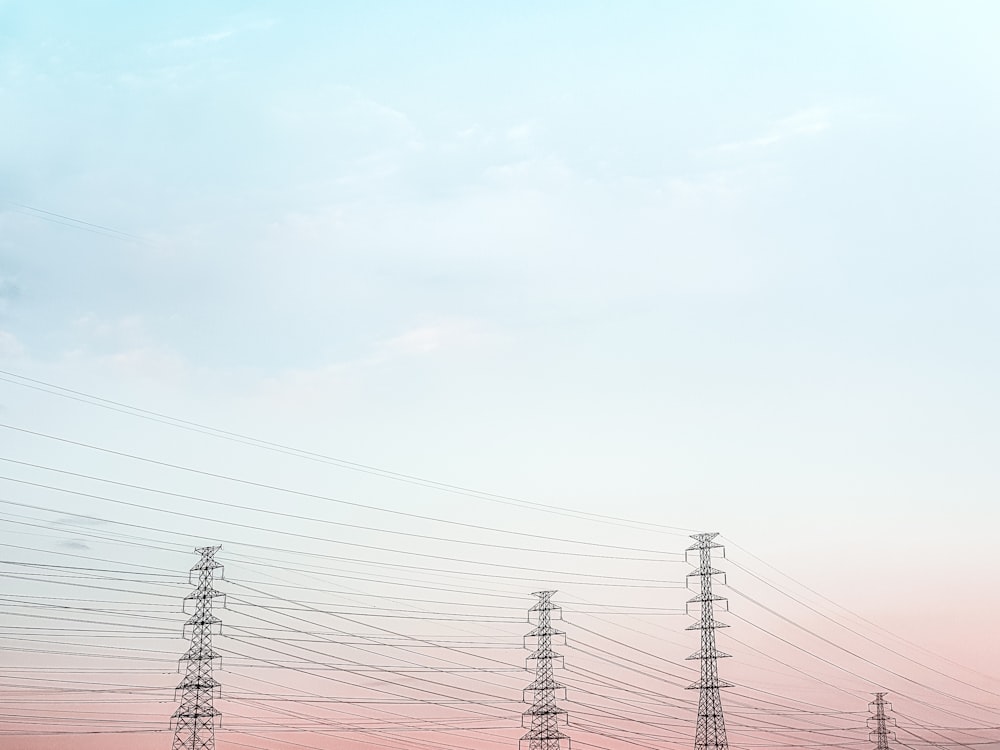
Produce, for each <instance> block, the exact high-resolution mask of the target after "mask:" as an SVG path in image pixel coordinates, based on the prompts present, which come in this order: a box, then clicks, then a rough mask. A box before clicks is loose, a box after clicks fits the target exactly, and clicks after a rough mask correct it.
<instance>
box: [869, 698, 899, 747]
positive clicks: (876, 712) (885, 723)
mask: <svg viewBox="0 0 1000 750" xmlns="http://www.w3.org/2000/svg"><path fill="white" fill-rule="evenodd" d="M886 695H887V693H875V700H873V701H872V702H871V703H869V704H868V709H869V710H870V711H871V712H872V715H871V716H870V717H868V729H870V730H871V731H870V732H868V739H869V740H871V741H872V742H874V743H875V750H889V740H890V739H893V740H894V739H896V736H895V734H894V733H893V732H892V730H890V729H889V727H894V726H896V720H895V719H893V718H892V717H890V716H888V715H887V714H886V710H889V711H891V710H892V704H891V703H886V701H885V696H886ZM873 724H874V725H873Z"/></svg>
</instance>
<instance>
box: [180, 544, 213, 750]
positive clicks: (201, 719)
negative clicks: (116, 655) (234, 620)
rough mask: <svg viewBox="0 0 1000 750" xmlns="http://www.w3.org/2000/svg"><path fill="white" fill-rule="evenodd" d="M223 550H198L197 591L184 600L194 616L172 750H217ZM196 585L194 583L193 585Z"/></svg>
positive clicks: (194, 571)
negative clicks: (215, 607)
mask: <svg viewBox="0 0 1000 750" xmlns="http://www.w3.org/2000/svg"><path fill="white" fill-rule="evenodd" d="M220 549H222V547H221V546H219V547H199V548H198V549H196V550H195V552H197V553H198V554H199V555H201V559H200V560H199V561H198V562H197V564H196V565H195V566H194V567H193V568H191V574H190V578H191V579H193V578H194V577H195V575H197V577H198V583H197V585H196V586H195V590H194V591H192V592H191V593H190V594H188V595H187V596H186V597H184V611H185V612H187V609H188V606H189V603H193V606H194V612H193V613H192V614H191V616H190V617H189V618H188V620H187V622H185V623H184V634H185V635H187V634H188V629H190V639H191V640H190V645H189V647H188V650H187V651H186V652H185V653H184V655H183V656H182V657H181V658H180V661H181V663H182V664H186V666H185V669H184V679H183V680H182V681H181V684H180V685H178V686H177V691H179V692H180V693H181V700H180V705H179V706H178V707H177V710H176V711H174V714H173V717H172V719H171V723H172V725H173V729H174V743H173V745H172V749H171V750H215V727H216V718H218V717H219V716H220V712H219V711H218V709H216V708H215V706H214V705H213V701H214V699H215V697H216V695H217V694H218V693H219V692H220V691H221V685H220V684H219V682H218V681H217V680H216V679H215V678H214V677H213V676H212V668H213V665H214V663H215V660H216V659H218V658H219V655H218V654H217V653H216V652H215V650H214V649H213V648H212V630H213V628H214V627H215V626H216V625H220V626H221V623H222V620H220V619H219V618H218V617H216V616H215V615H213V614H212V602H213V601H214V600H215V599H216V598H218V597H220V596H225V594H223V593H222V592H221V591H217V590H216V589H215V585H214V584H215V571H217V570H219V569H220V568H221V567H222V563H219V562H216V560H215V553H216V552H218V551H219V550H220ZM192 583H193V581H192Z"/></svg>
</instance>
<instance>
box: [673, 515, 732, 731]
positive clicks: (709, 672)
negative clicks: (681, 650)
mask: <svg viewBox="0 0 1000 750" xmlns="http://www.w3.org/2000/svg"><path fill="white" fill-rule="evenodd" d="M718 535H719V534H718V533H717V532H716V533H711V534H692V535H691V538H692V539H694V540H695V544H692V545H691V546H690V547H688V548H687V551H686V552H685V553H684V554H685V559H687V556H688V554H689V553H690V552H693V551H697V552H698V567H697V568H696V569H695V570H692V571H691V572H690V573H688V577H689V578H691V577H694V576H697V577H698V578H700V579H701V586H700V591H699V593H698V595H697V596H695V597H692V598H691V599H689V600H688V602H687V606H688V607H690V606H691V605H692V604H695V603H698V604H700V605H701V617H700V618H699V620H698V622H696V623H694V624H693V625H689V626H688V627H687V630H700V631H701V649H700V650H698V651H696V652H695V653H693V654H691V656H689V657H687V658H688V659H697V660H700V661H701V679H700V680H698V681H697V682H695V683H694V684H692V685H690V686H688V690H698V691H699V695H698V724H697V726H696V727H695V734H694V747H695V750H728V748H729V740H728V739H727V738H726V721H725V719H724V717H723V715H722V694H721V693H720V692H719V689H720V688H727V687H732V684H731V683H728V682H724V681H722V680H720V679H719V662H718V660H719V659H721V658H723V657H727V656H729V654H724V653H722V652H721V651H719V650H718V649H717V648H716V647H715V630H716V628H728V627H729V626H728V625H726V624H725V623H722V622H719V621H718V620H716V619H715V604H716V602H723V601H726V597H724V596H719V595H718V594H715V593H713V592H712V580H713V578H714V577H715V576H718V575H721V576H723V577H724V576H725V574H724V573H723V572H722V571H721V570H716V569H715V568H713V567H712V550H713V549H722V550H723V556H725V550H724V548H723V547H722V545H721V544H716V543H715V542H714V541H713V540H714V539H715V537H717V536H718ZM724 582H725V579H724V578H723V583H724Z"/></svg>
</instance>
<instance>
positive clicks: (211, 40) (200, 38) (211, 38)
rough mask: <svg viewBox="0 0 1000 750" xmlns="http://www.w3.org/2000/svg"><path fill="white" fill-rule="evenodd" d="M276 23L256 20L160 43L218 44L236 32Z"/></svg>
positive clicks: (180, 45)
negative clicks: (236, 26)
mask: <svg viewBox="0 0 1000 750" xmlns="http://www.w3.org/2000/svg"><path fill="white" fill-rule="evenodd" d="M273 25H274V21H273V20H271V19H267V20H263V21H255V22H253V23H248V24H244V25H243V26H240V27H238V28H233V29H223V30H221V31H214V32H211V33H209V34H198V35H195V36H185V37H179V38H177V39H171V40H170V41H169V42H166V43H165V44H162V45H160V46H161V47H171V48H175V49H176V48H179V47H200V46H203V45H206V44H216V43H218V42H221V41H223V40H224V39H229V38H230V37H232V36H235V35H236V34H241V33H243V32H245V31H254V30H258V29H267V28H270V27H271V26H273Z"/></svg>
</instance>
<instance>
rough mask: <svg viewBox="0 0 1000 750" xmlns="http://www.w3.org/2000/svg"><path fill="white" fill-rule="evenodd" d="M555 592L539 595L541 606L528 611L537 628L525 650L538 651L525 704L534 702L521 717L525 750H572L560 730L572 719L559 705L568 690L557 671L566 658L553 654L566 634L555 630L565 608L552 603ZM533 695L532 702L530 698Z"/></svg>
mask: <svg viewBox="0 0 1000 750" xmlns="http://www.w3.org/2000/svg"><path fill="white" fill-rule="evenodd" d="M555 593H556V592H555V591H536V592H535V593H534V596H537V597H538V603H537V604H535V605H534V606H533V607H532V608H531V609H529V610H528V622H530V623H533V624H534V625H535V628H534V629H533V630H532V631H531V632H530V633H528V634H527V635H526V636H525V638H524V645H525V648H533V649H534V650H533V651H532V652H531V654H530V655H529V656H528V659H527V664H528V668H529V669H530V668H531V666H532V664H534V668H535V679H534V680H533V681H532V682H531V684H530V685H528V687H526V688H525V689H524V695H523V697H524V702H525V703H528V702H529V701H530V703H531V708H529V709H528V710H527V711H525V712H524V714H523V715H522V716H521V726H522V727H525V726H526V727H527V728H528V733H527V734H525V735H524V736H523V737H522V738H521V742H520V743H519V745H520V748H521V750H569V747H570V740H569V737H568V736H567V735H565V734H564V733H563V732H562V731H561V730H560V729H559V726H560V725H561V724H568V723H569V715H568V714H567V713H566V711H565V710H564V709H562V708H559V706H557V705H556V701H557V700H558V699H559V698H560V697H562V698H565V695H566V686H565V685H562V684H560V683H558V682H556V679H555V675H554V672H553V670H554V669H555V667H556V665H557V664H558V665H559V666H560V667H561V666H563V664H562V660H563V657H562V655H561V654H557V653H556V652H555V651H553V650H552V639H553V637H559V636H562V637H563V638H565V636H566V634H565V633H564V632H563V631H561V630H556V629H555V628H554V627H552V620H554V619H555V620H559V619H562V608H561V607H559V606H558V605H557V604H553V603H552V595H553V594H555ZM529 694H530V698H529Z"/></svg>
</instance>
